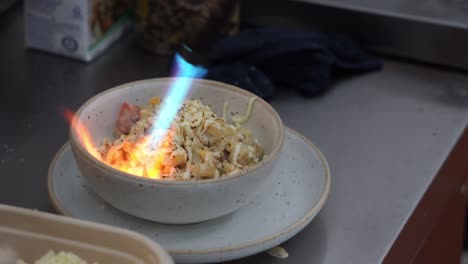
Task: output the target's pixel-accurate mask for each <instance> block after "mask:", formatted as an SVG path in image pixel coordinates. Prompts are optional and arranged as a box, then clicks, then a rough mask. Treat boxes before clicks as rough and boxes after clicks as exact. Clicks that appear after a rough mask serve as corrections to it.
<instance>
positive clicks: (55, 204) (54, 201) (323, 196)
mask: <svg viewBox="0 0 468 264" xmlns="http://www.w3.org/2000/svg"><path fill="white" fill-rule="evenodd" d="M285 129H288V131H290V132H291V133H293V134H295V135H296V136H298V137H299V138H300V139H301V140H303V141H304V142H305V143H306V144H307V145H309V147H310V148H312V149H313V150H314V151H315V152H316V153H317V155H318V157H319V159H320V161H321V162H322V165H323V168H324V169H325V187H324V188H323V192H322V194H321V196H320V199H319V201H318V202H317V203H316V204H315V205H314V206H313V207H312V208H311V209H310V211H309V212H307V214H305V215H304V216H303V217H302V218H300V219H299V220H298V221H297V222H296V223H294V224H291V225H289V226H287V227H286V228H284V229H283V230H281V231H279V232H276V233H274V234H272V235H270V236H267V237H265V238H263V239H260V240H256V241H252V242H246V243H242V244H240V245H237V246H230V247H220V248H211V249H203V250H192V249H169V248H165V247H164V249H165V250H166V251H168V252H169V253H170V254H187V255H188V254H191V255H194V254H212V253H222V252H234V251H238V250H241V249H245V248H250V247H253V246H257V245H262V244H265V243H268V242H272V241H274V240H276V239H278V238H280V237H282V236H285V235H287V234H289V233H292V232H294V231H296V230H298V229H299V228H301V227H302V226H305V225H306V224H308V223H309V222H310V221H312V219H313V218H314V217H315V216H316V215H317V213H318V212H319V211H320V210H321V209H322V208H323V206H324V205H325V202H326V200H327V198H328V195H329V193H330V185H331V174H330V167H329V165H328V162H327V160H326V158H325V156H324V155H323V154H322V152H321V151H320V150H319V149H318V148H317V147H316V146H315V145H314V144H313V143H312V142H311V141H310V140H308V139H307V138H306V137H304V136H303V135H301V134H300V133H299V132H297V131H295V130H293V129H291V128H288V127H286V128H285ZM68 145H69V143H68V142H67V143H65V145H63V146H62V147H61V148H60V150H59V151H58V152H57V154H55V156H54V158H53V160H52V162H51V164H50V166H49V171H48V177H47V189H48V193H49V198H50V200H51V202H52V205H53V207H54V208H55V210H56V211H57V212H58V213H60V214H62V215H65V216H70V217H72V215H71V214H70V213H68V212H67V211H66V210H65V209H64V208H63V206H62V205H61V204H60V201H59V200H58V198H57V196H56V195H55V192H54V186H53V180H52V178H53V177H52V171H53V169H54V168H55V164H56V162H57V160H58V158H59V157H60V156H61V154H62V153H63V151H64V150H65V149H66V148H67V146H68ZM240 210H242V209H240ZM135 218H136V217H135Z"/></svg>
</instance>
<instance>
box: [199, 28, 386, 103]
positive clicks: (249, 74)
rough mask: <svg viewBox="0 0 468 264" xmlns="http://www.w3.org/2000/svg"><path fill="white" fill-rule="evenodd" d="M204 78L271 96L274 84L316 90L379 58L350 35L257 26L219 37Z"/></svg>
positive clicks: (376, 62)
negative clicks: (361, 46) (365, 49)
mask: <svg viewBox="0 0 468 264" xmlns="http://www.w3.org/2000/svg"><path fill="white" fill-rule="evenodd" d="M210 62H211V66H210V67H209V68H208V74H207V75H206V76H205V79H210V80H217V81H222V82H226V83H230V84H233V85H236V86H239V87H241V88H244V89H246V90H249V91H251V92H253V93H255V94H257V95H258V96H261V97H263V98H266V99H269V98H271V97H272V96H273V94H274V91H275V87H281V88H290V89H297V90H298V91H299V92H301V93H302V94H304V95H306V96H315V95H319V94H321V93H323V92H325V91H326V90H328V89H329V88H330V86H331V83H332V80H333V79H335V78H336V77H339V76H340V75H344V74H346V75H349V74H354V73H360V72H366V71H372V70H378V69H380V68H381V63H380V61H379V60H377V59H375V58H373V57H372V56H370V55H368V54H366V53H365V52H364V51H363V50H361V49H360V48H359V46H358V45H357V44H356V43H355V42H353V41H352V40H351V39H350V38H348V37H346V36H343V35H334V34H323V33H317V32H307V31H301V30H291V29H281V28H255V29H250V30H245V31H243V32H241V33H240V34H239V35H237V36H235V37H231V38H227V39H224V40H221V41H220V42H218V43H217V44H216V45H215V46H214V48H213V49H212V51H211V54H210Z"/></svg>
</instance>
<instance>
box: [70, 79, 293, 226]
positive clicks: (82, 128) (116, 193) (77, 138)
mask: <svg viewBox="0 0 468 264" xmlns="http://www.w3.org/2000/svg"><path fill="white" fill-rule="evenodd" d="M179 81H183V82H185V81H190V89H189V90H188V93H187V94H186V95H184V98H187V99H188V100H191V99H194V100H200V101H203V104H206V105H209V106H210V108H211V109H212V110H213V111H214V112H215V113H221V114H222V112H223V108H224V102H227V103H228V106H229V107H228V108H229V110H228V111H227V113H229V114H230V113H231V112H232V113H234V114H236V112H238V113H239V114H240V116H243V113H245V112H246V109H248V108H249V103H250V102H252V103H251V104H252V105H251V108H252V111H251V115H250V117H249V118H248V119H246V121H245V123H243V124H242V127H243V128H245V129H248V130H250V131H251V132H252V135H253V137H252V138H254V139H257V141H258V145H259V146H261V150H262V153H263V155H262V158H261V160H260V159H259V161H258V162H257V163H255V164H253V165H252V166H251V167H249V168H247V169H245V170H240V171H237V172H234V173H231V174H228V175H224V176H220V177H217V178H209V179H203V180H165V179H151V178H147V177H141V176H137V175H135V174H131V173H128V172H126V171H122V170H120V169H117V168H115V167H113V166H110V165H108V164H107V163H106V162H105V161H103V160H102V156H101V155H102V154H101V153H100V152H99V151H98V149H97V146H99V145H101V143H102V142H103V140H104V139H105V138H109V137H112V133H113V130H114V129H115V125H116V120H117V119H118V116H119V109H120V108H121V106H122V103H124V102H126V103H127V104H131V105H138V104H142V102H146V101H147V100H148V98H150V97H152V96H158V97H159V98H165V100H166V99H167V98H168V97H167V96H166V95H167V94H169V92H170V91H172V90H171V87H172V84H174V82H179ZM253 97H255V95H254V94H252V93H250V92H248V91H245V90H243V89H240V88H237V87H234V86H231V85H228V84H224V83H219V82H214V81H208V80H201V79H187V78H158V79H149V80H143V81H138V82H133V83H127V84H123V85H120V86H118V87H115V88H113V89H110V90H107V91H105V92H103V93H101V94H98V95H96V96H95V97H93V98H91V99H90V100H88V101H87V102H86V103H85V104H84V105H83V106H81V107H80V109H78V111H77V112H76V114H75V116H74V117H73V119H72V125H71V130H70V146H71V149H72V152H73V156H74V158H75V160H76V163H77V165H78V168H79V170H80V172H81V175H82V176H83V179H84V180H85V181H86V186H88V187H89V188H90V189H91V190H92V191H94V192H95V193H96V194H97V195H98V196H100V197H101V198H102V199H104V200H105V201H107V202H108V203H109V204H111V205H112V206H114V207H115V208H117V209H120V210H122V211H124V212H126V213H128V214H131V215H134V216H137V217H140V218H144V219H147V220H152V221H157V222H163V223H172V224H185V223H195V222H201V221H205V220H209V219H213V218H216V217H220V216H223V215H226V214H229V213H231V212H233V211H235V210H237V209H239V208H240V207H241V206H242V205H244V204H245V203H248V202H250V201H251V199H252V198H253V196H254V195H255V194H256V193H258V192H259V191H260V189H261V187H262V186H263V185H264V183H266V182H267V180H268V179H269V178H270V176H271V175H272V174H273V173H274V171H275V165H276V161H277V160H278V157H279V155H280V152H281V149H282V146H283V141H284V127H283V123H282V121H281V118H280V117H279V115H278V114H277V113H276V112H275V111H274V109H273V108H272V107H271V106H270V105H269V104H268V103H267V102H265V101H264V100H262V99H261V98H257V99H255V101H251V100H252V98H253ZM162 116H164V115H162Z"/></svg>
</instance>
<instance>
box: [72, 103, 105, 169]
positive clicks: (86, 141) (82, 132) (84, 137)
mask: <svg viewBox="0 0 468 264" xmlns="http://www.w3.org/2000/svg"><path fill="white" fill-rule="evenodd" d="M63 115H64V116H65V118H66V119H67V120H68V122H70V124H71V127H72V129H74V130H75V131H76V133H77V135H78V138H79V139H80V141H81V143H82V144H83V145H84V147H85V148H86V150H87V151H89V153H91V155H93V156H94V157H95V158H97V159H99V160H101V153H99V151H98V150H97V148H96V147H95V146H94V144H93V141H92V140H91V135H90V133H89V131H88V129H87V128H86V126H84V125H83V123H82V122H81V121H79V120H78V118H75V114H74V113H73V112H72V111H71V110H69V109H64V110H63Z"/></svg>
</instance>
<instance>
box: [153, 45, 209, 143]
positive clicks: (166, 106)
mask: <svg viewBox="0 0 468 264" xmlns="http://www.w3.org/2000/svg"><path fill="white" fill-rule="evenodd" d="M206 73H207V70H206V68H204V67H203V66H195V65H192V64H190V63H189V62H187V61H186V60H184V58H182V56H180V55H179V54H175V58H174V71H173V74H172V76H173V77H184V78H177V79H175V80H174V82H172V83H171V86H170V87H169V91H168V93H167V95H166V97H165V98H164V99H163V100H162V104H161V108H160V111H159V114H158V115H157V116H156V119H155V122H154V126H153V128H152V131H151V135H152V143H153V146H154V145H157V144H158V143H159V142H160V140H161V138H162V137H163V136H164V135H165V133H166V132H167V130H168V129H169V127H170V126H171V124H172V120H173V119H174V117H175V115H176V114H177V111H179V109H180V107H181V106H182V103H183V102H184V99H185V97H186V96H187V93H188V91H189V90H190V86H191V84H192V81H193V79H192V78H202V77H203V76H205V74H206Z"/></svg>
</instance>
